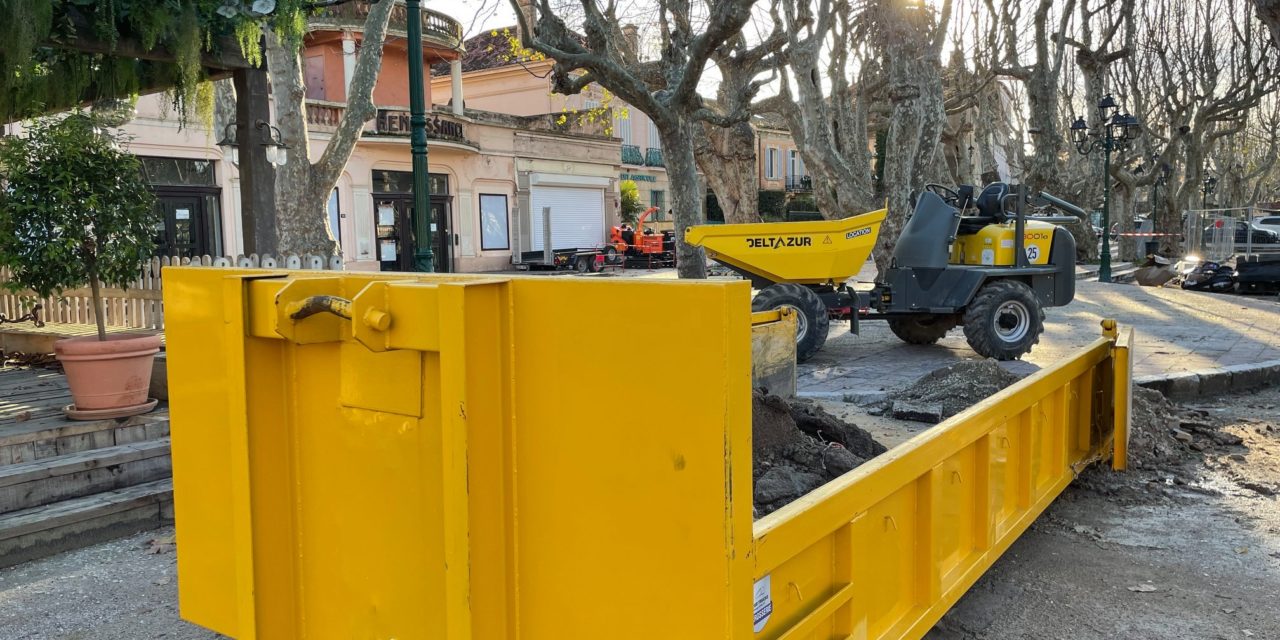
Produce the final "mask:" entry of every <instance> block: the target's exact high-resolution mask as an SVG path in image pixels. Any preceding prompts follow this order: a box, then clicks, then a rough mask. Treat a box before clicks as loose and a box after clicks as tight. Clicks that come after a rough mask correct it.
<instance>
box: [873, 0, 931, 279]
mask: <svg viewBox="0 0 1280 640" xmlns="http://www.w3.org/2000/svg"><path fill="white" fill-rule="evenodd" d="M883 11H884V15H885V20H884V22H885V26H884V27H883V28H882V30H881V36H882V37H883V38H884V41H883V43H882V45H881V50H882V51H883V52H884V54H885V55H884V57H885V59H886V60H887V65H888V72H889V102H890V104H891V105H892V112H891V113H890V115H889V132H888V135H887V137H886V142H885V147H886V151H885V170H884V185H885V197H886V199H887V200H888V202H889V215H888V216H887V217H886V218H885V220H884V223H883V224H881V226H880V237H879V239H877V241H876V250H875V260H876V269H877V270H878V271H879V272H880V273H881V274H884V273H886V272H887V270H888V268H889V262H890V260H891V259H892V256H893V248H894V246H895V245H896V244H897V242H898V235H899V234H900V233H901V231H902V226H903V224H904V223H905V222H906V218H907V216H908V215H910V214H911V193H912V191H913V190H915V189H920V188H922V187H923V186H924V185H923V183H924V177H925V175H926V171H928V170H929V169H930V168H931V167H932V165H933V162H934V158H935V154H936V153H937V152H938V142H939V140H941V138H942V127H943V124H944V122H945V120H946V112H945V106H944V102H943V91H942V75H941V64H940V61H939V59H938V52H937V51H936V50H935V49H932V48H931V47H930V46H929V43H930V41H931V40H932V36H931V35H930V31H931V30H932V27H933V25H932V21H931V20H926V19H924V18H923V17H922V16H921V15H919V14H923V13H924V12H923V11H911V10H909V9H904V8H902V7H899V6H887V7H885V8H884V9H883ZM908 14H910V15H908Z"/></svg>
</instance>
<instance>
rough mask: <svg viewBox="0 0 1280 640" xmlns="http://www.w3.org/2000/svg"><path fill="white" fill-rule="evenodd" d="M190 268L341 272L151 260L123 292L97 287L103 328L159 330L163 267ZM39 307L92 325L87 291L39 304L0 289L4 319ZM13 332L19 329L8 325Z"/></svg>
mask: <svg viewBox="0 0 1280 640" xmlns="http://www.w3.org/2000/svg"><path fill="white" fill-rule="evenodd" d="M177 265H182V266H190V267H228V268H230V267H238V268H242V269H258V268H261V269H305V270H334V271H340V270H342V257H341V256H315V255H304V256H298V255H292V254H291V255H286V256H282V257H275V256H271V255H262V256H259V255H257V254H252V255H248V256H234V257H232V256H225V257H224V256H218V257H213V256H207V255H206V256H198V257H196V258H179V257H177V256H173V257H169V256H164V257H157V258H152V259H151V262H150V263H148V264H147V265H146V266H144V267H143V268H142V271H141V273H140V274H138V278H137V279H136V280H134V281H133V282H131V283H129V286H128V287H126V288H123V289H120V288H114V287H110V288H108V287H103V288H102V291H101V294H102V306H103V308H104V310H105V313H104V318H105V320H106V326H108V327H124V328H130V329H140V330H151V331H161V330H163V329H164V300H163V293H162V292H163V287H164V277H163V273H164V268H165V267H169V266H177ZM10 276H11V274H10V272H9V270H8V269H0V285H2V284H3V283H6V282H9V280H10ZM37 303H38V304H40V305H42V308H41V310H40V317H41V318H42V319H43V320H44V321H45V323H46V324H50V325H53V324H95V323H96V322H97V320H96V319H95V315H96V311H95V310H94V308H93V297H92V292H91V291H90V290H89V287H81V288H79V289H70V290H67V291H63V292H62V293H61V294H58V295H53V296H50V297H48V298H45V299H43V300H40V299H37V298H36V294H35V292H34V291H25V292H19V293H13V292H11V291H9V290H8V289H6V288H3V287H0V314H4V317H6V318H16V317H18V316H21V315H23V314H24V313H26V312H27V311H28V310H29V309H30V308H31V307H32V306H33V305H35V304H37ZM12 326H14V327H15V328H16V327H21V326H24V325H12Z"/></svg>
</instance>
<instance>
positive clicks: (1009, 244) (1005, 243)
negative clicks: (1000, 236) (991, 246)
mask: <svg viewBox="0 0 1280 640" xmlns="http://www.w3.org/2000/svg"><path fill="white" fill-rule="evenodd" d="M1000 248H1001V249H1012V248H1013V241H1012V240H1001V241H1000Z"/></svg>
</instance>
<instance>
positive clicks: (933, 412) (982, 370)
mask: <svg viewBox="0 0 1280 640" xmlns="http://www.w3.org/2000/svg"><path fill="white" fill-rule="evenodd" d="M1018 380H1019V378H1018V376H1017V375H1015V374H1013V373H1010V372H1008V371H1005V370H1004V369H1002V368H1000V365H999V364H998V363H997V362H996V361H995V360H964V361H961V362H957V363H955V364H952V365H948V366H946V367H943V368H941V369H935V370H933V371H930V372H929V373H926V374H925V375H923V376H921V377H920V379H919V380H916V381H915V382H914V383H912V384H911V386H909V387H907V388H906V389H903V390H902V391H899V392H898V393H895V394H892V395H891V398H890V401H889V406H888V413H889V415H891V416H893V417H894V418H898V419H899V420H914V421H916V422H932V423H935V424H936V423H938V422H942V421H943V420H946V419H947V418H950V417H951V416H954V415H956V414H957V413H960V412H961V411H964V410H965V409H968V408H969V407H971V406H973V405H974V404H975V403H977V402H979V401H981V400H982V399H984V398H986V397H988V396H991V395H994V394H995V393H997V392H999V391H1000V390H1002V389H1004V388H1005V387H1007V386H1009V385H1011V384H1013V383H1015V382H1017V381H1018Z"/></svg>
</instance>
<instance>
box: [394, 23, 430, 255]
mask: <svg viewBox="0 0 1280 640" xmlns="http://www.w3.org/2000/svg"><path fill="white" fill-rule="evenodd" d="M404 4H405V9H407V10H408V11H407V13H408V16H407V17H408V21H409V146H410V149H411V150H412V153H413V243H412V245H413V266H414V270H415V271H426V272H428V273H430V272H433V271H435V264H434V263H435V256H434V255H433V254H432V251H431V183H430V179H429V177H428V174H427V105H426V100H425V99H424V97H423V91H424V89H423V73H424V71H423V68H422V67H423V64H422V3H421V1H420V0H405V3H404ZM402 250H403V249H402Z"/></svg>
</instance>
